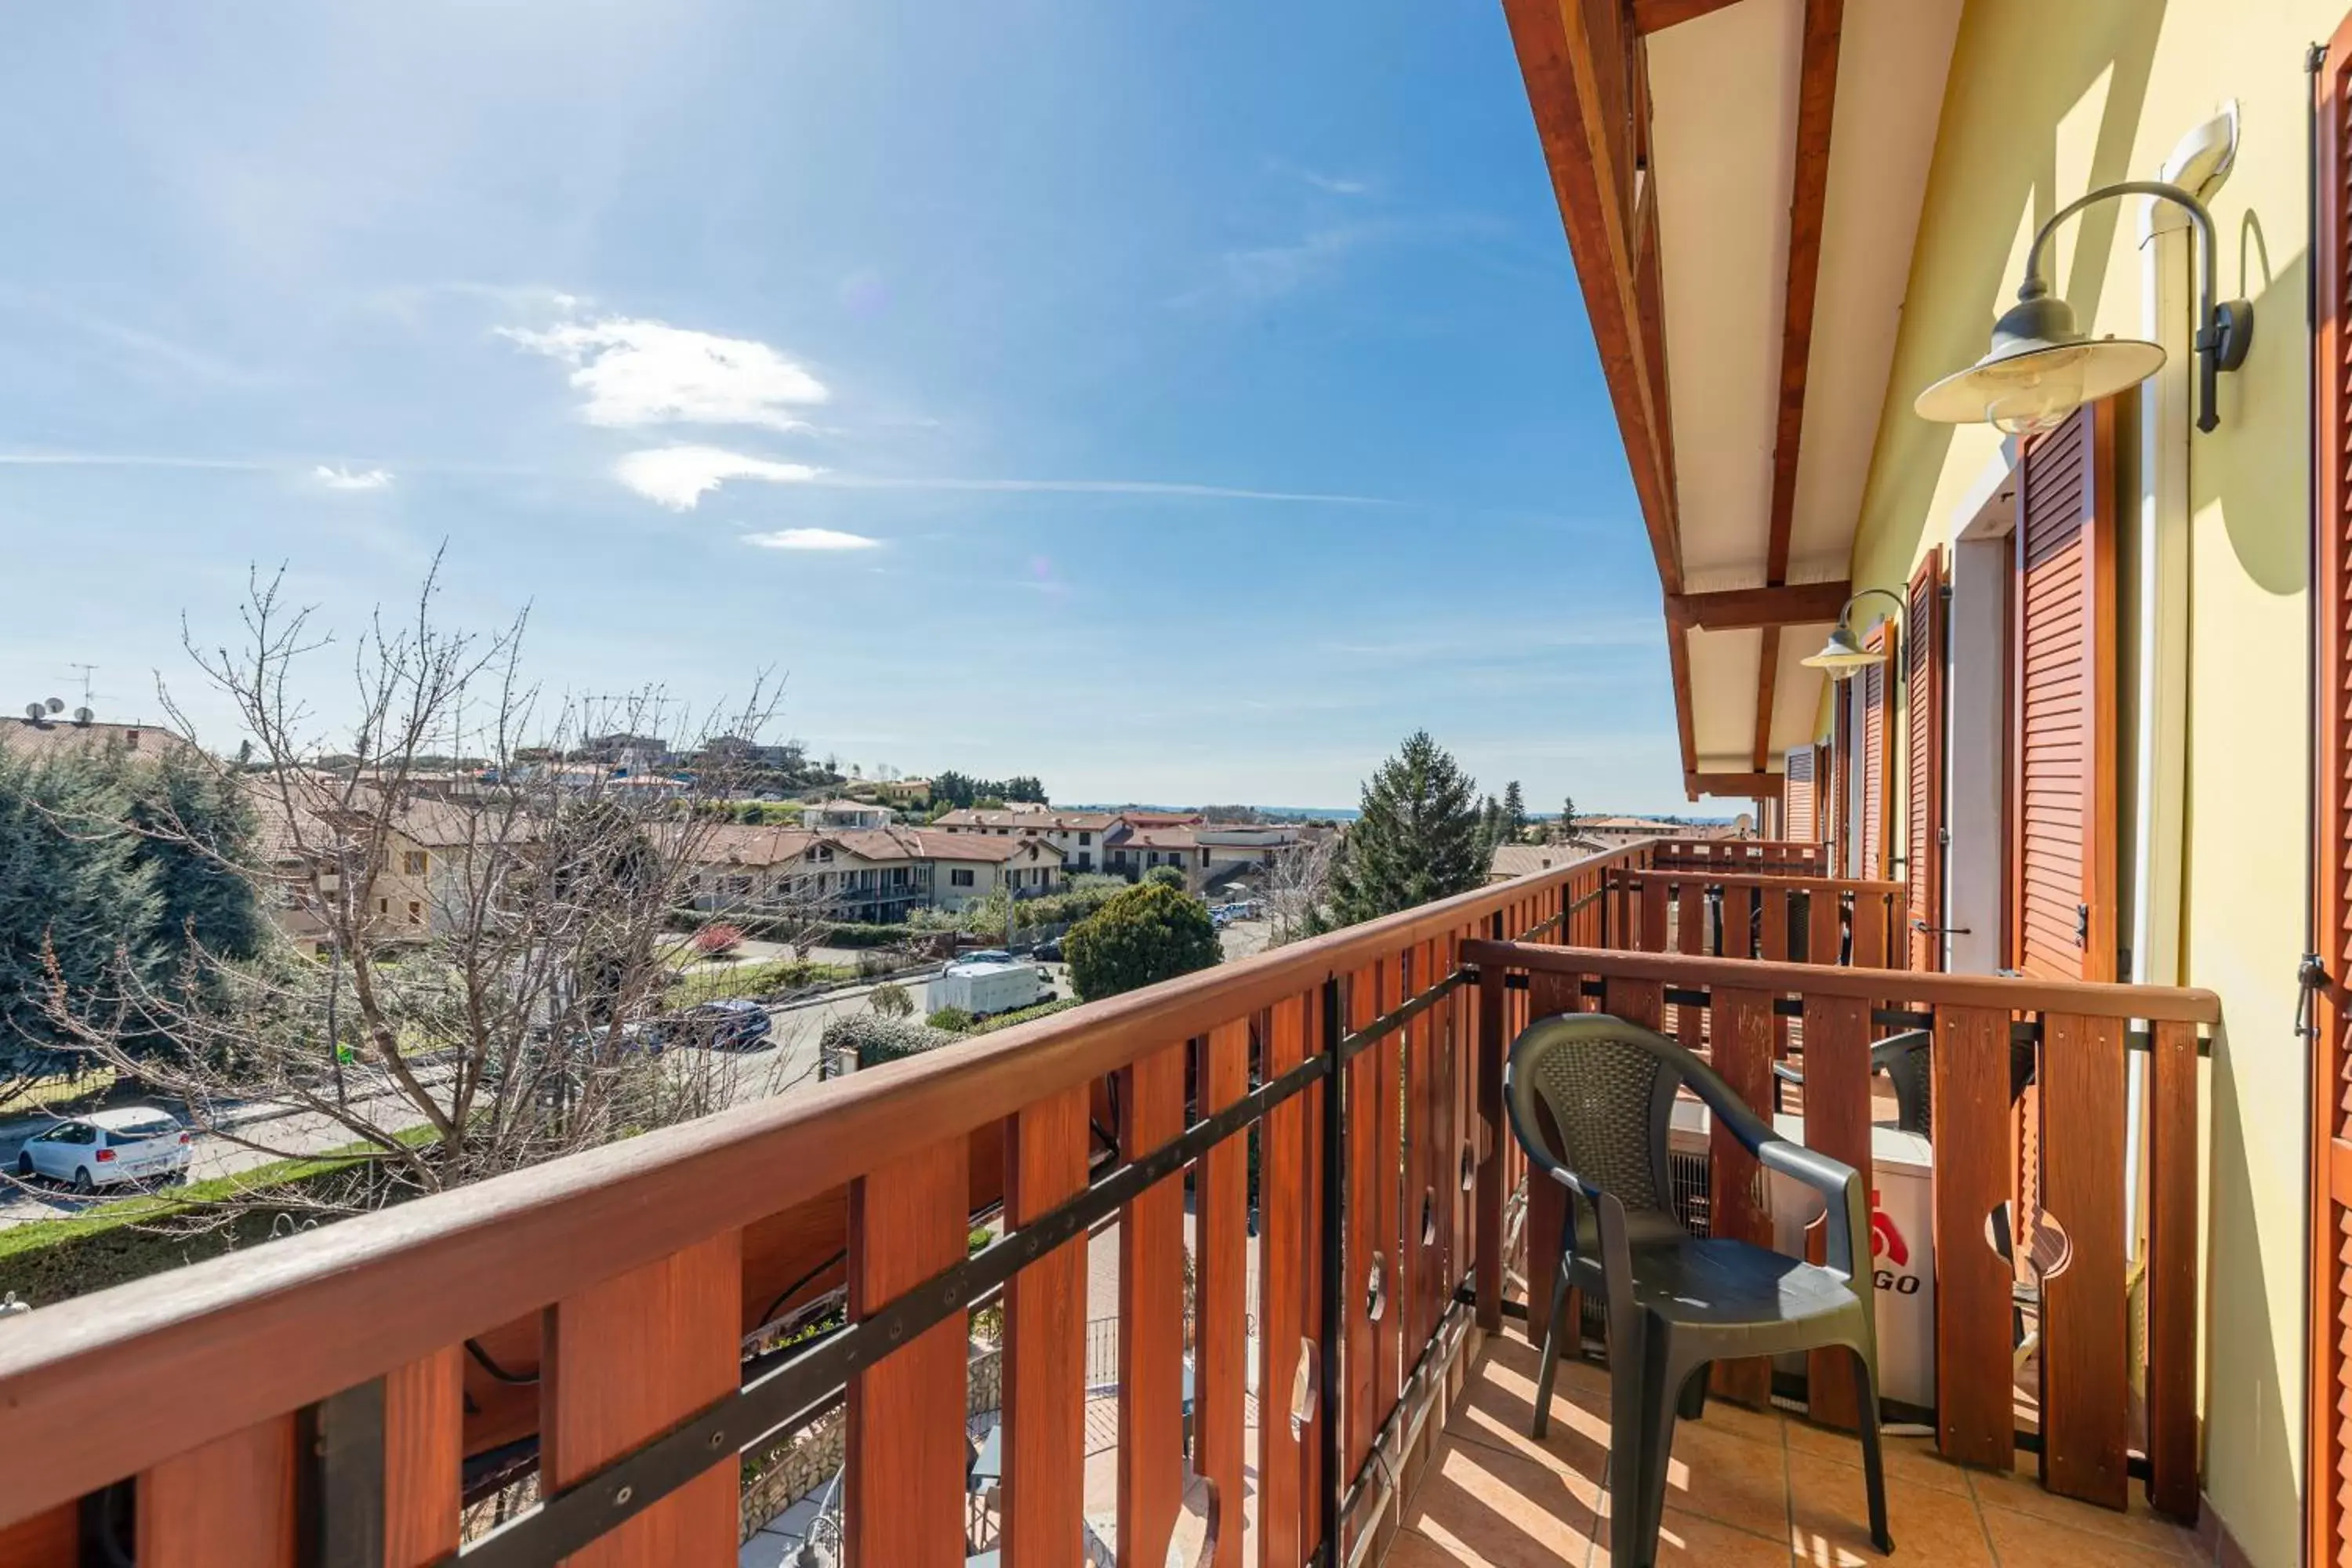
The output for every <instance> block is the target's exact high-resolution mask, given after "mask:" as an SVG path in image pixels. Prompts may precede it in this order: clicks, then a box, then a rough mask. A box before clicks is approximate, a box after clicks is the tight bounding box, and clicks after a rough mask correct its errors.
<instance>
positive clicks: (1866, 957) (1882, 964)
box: [1853, 888, 1890, 969]
mask: <svg viewBox="0 0 2352 1568" xmlns="http://www.w3.org/2000/svg"><path fill="white" fill-rule="evenodd" d="M1853 965H1854V967H1855V968H1856V969H1885V968H1888V967H1890V965H1889V964H1888V963H1887V962H1886V895H1885V894H1884V893H1874V892H1871V891H1870V890H1868V889H1864V888H1857V889H1854V893H1853Z"/></svg>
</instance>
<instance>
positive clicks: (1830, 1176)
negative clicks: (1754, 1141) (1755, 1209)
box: [1756, 1137, 1870, 1279]
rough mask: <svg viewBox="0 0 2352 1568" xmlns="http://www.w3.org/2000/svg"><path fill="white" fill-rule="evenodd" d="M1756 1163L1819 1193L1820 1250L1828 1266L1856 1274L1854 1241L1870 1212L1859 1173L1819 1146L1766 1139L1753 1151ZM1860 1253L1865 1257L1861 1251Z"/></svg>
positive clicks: (1866, 1230)
mask: <svg viewBox="0 0 2352 1568" xmlns="http://www.w3.org/2000/svg"><path fill="white" fill-rule="evenodd" d="M1756 1158H1757V1161H1758V1163H1760V1164H1761V1165H1763V1167H1764V1168H1765V1169H1766V1170H1768V1171H1773V1172H1777V1173H1780V1174H1781V1175H1784V1176H1787V1177H1789V1178H1790V1180H1792V1181H1798V1182H1802V1183H1803V1184H1805V1185H1807V1186H1809V1187H1811V1188H1812V1189H1813V1191H1815V1192H1817V1193H1819V1194H1822V1205H1823V1208H1824V1211H1825V1212H1824V1215H1823V1219H1824V1221H1825V1223H1824V1225H1823V1226H1822V1243H1823V1251H1824V1252H1825V1253H1826V1255H1827V1257H1826V1261H1827V1263H1828V1265H1829V1267H1830V1268H1832V1269H1834V1270H1836V1271H1837V1272H1838V1273H1840V1274H1843V1275H1844V1276H1845V1277H1846V1278H1847V1279H1854V1278H1855V1277H1856V1270H1855V1267H1854V1259H1855V1257H1856V1254H1855V1252H1854V1242H1855V1240H1856V1238H1857V1237H1863V1236H1865V1235H1867V1234H1868V1233H1869V1226H1870V1215H1869V1213H1868V1211H1867V1209H1866V1207H1865V1205H1864V1195H1863V1189H1862V1173H1860V1172H1858V1171H1856V1170H1855V1169H1854V1168H1853V1166H1852V1165H1849V1164H1847V1163H1845V1162H1844V1161H1843V1160H1838V1159H1832V1157H1830V1156H1829V1155H1827V1154H1824V1153H1822V1152H1821V1151H1820V1150H1818V1149H1808V1148H1806V1147H1805V1146H1804V1145H1803V1144H1801V1143H1791V1142H1789V1140H1787V1139H1786V1138H1780V1137H1774V1138H1771V1139H1768V1140H1767V1141H1766V1142H1765V1143H1764V1145H1763V1147H1761V1148H1759V1149H1758V1150H1757V1151H1756ZM1861 1256H1864V1257H1867V1256H1868V1254H1867V1253H1864V1254H1862V1255H1861Z"/></svg>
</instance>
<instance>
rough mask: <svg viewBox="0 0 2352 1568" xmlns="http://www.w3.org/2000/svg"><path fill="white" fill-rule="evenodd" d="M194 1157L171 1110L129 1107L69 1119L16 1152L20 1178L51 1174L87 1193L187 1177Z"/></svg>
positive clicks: (37, 1136)
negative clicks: (121, 1185) (105, 1188)
mask: <svg viewBox="0 0 2352 1568" xmlns="http://www.w3.org/2000/svg"><path fill="white" fill-rule="evenodd" d="M194 1157H195V1152H194V1150H192V1149H191V1148H189V1146H188V1131H187V1129H186V1128H184V1127H183V1126H181V1125H180V1123H179V1121H177V1120H176V1119H174V1118H173V1115H172V1114H171V1112H169V1111H165V1110H154V1109H152V1107H149V1106H131V1107H127V1108H125V1109H123V1110H93V1111H91V1112H90V1113H89V1115H88V1116H76V1117H70V1118H68V1119H67V1120H66V1121H60V1122H58V1124H57V1125H56V1126H55V1127H52V1128H50V1129H49V1130H48V1131H46V1132H37V1133H35V1134H34V1135H33V1136H32V1137H30V1138H27V1139H26V1140H25V1146H24V1147H23V1148H22V1149H20V1150H18V1151H17V1152H16V1174H17V1175H18V1176H19V1177H22V1178H26V1179H30V1178H32V1177H34V1176H47V1178H48V1179H49V1180H51V1181H53V1182H63V1183H65V1184H67V1185H68V1186H70V1187H72V1188H73V1190H74V1191H76V1192H78V1193H88V1192H95V1191H96V1190H97V1189H99V1188H100V1187H109V1186H113V1185H116V1184H119V1183H122V1182H145V1181H153V1180H156V1179H159V1178H164V1179H168V1178H171V1177H175V1176H180V1175H184V1174H185V1173H186V1172H187V1169H188V1164H189V1162H190V1161H191V1160H193V1159H194Z"/></svg>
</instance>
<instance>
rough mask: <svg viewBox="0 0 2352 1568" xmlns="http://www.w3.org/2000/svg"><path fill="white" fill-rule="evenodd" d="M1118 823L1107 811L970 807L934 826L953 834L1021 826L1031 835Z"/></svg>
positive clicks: (1097, 828) (1105, 827)
mask: <svg viewBox="0 0 2352 1568" xmlns="http://www.w3.org/2000/svg"><path fill="white" fill-rule="evenodd" d="M1117 821H1118V818H1117V817H1116V816H1112V815H1111V814H1110V813H1109V812H1107V811H1053V810H1049V809H1048V808H1046V807H1045V806H1036V807H1033V808H1029V809H1024V810H1018V811H1016V810H1014V809H1013V808H1012V807H1011V806H1007V807H1006V808H1005V809H1003V811H993V810H992V811H979V810H975V809H973V808H972V807H970V806H966V807H964V808H962V809H961V810H958V811H950V812H949V813H948V814H947V815H946V816H942V817H940V819H939V821H937V822H935V823H933V824H932V825H931V826H934V827H943V828H946V829H947V830H948V831H950V832H954V831H955V830H956V829H958V828H964V827H1018V828H1020V829H1022V830H1023V831H1024V832H1029V833H1102V832H1107V831H1108V830H1109V828H1110V827H1111V826H1112V825H1113V824H1114V823H1116V822H1117Z"/></svg>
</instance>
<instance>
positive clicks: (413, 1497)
mask: <svg viewBox="0 0 2352 1568" xmlns="http://www.w3.org/2000/svg"><path fill="white" fill-rule="evenodd" d="M465 1447H466V1352H465V1350H464V1348H463V1347H462V1346H458V1345H451V1346H449V1347H448V1348H447V1349H446V1350H442V1351H437V1352H434V1353H433V1354H432V1355H429V1356H425V1357H423V1358H421V1359H419V1360H416V1361H413V1362H410V1363H408V1364H407V1365H406V1366H401V1367H395V1368H394V1369H393V1370H392V1371H391V1372H390V1373H386V1374H385V1376H384V1380H383V1503H384V1506H383V1537H384V1542H383V1560H384V1568H424V1564H425V1563H437V1562H439V1561H440V1560H441V1559H442V1558H444V1557H446V1556H448V1555H449V1554H450V1553H451V1552H455V1551H457V1531H458V1504H459V1494H460V1492H461V1491H462V1490H463V1489H464V1480H463V1470H464V1455H465Z"/></svg>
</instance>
